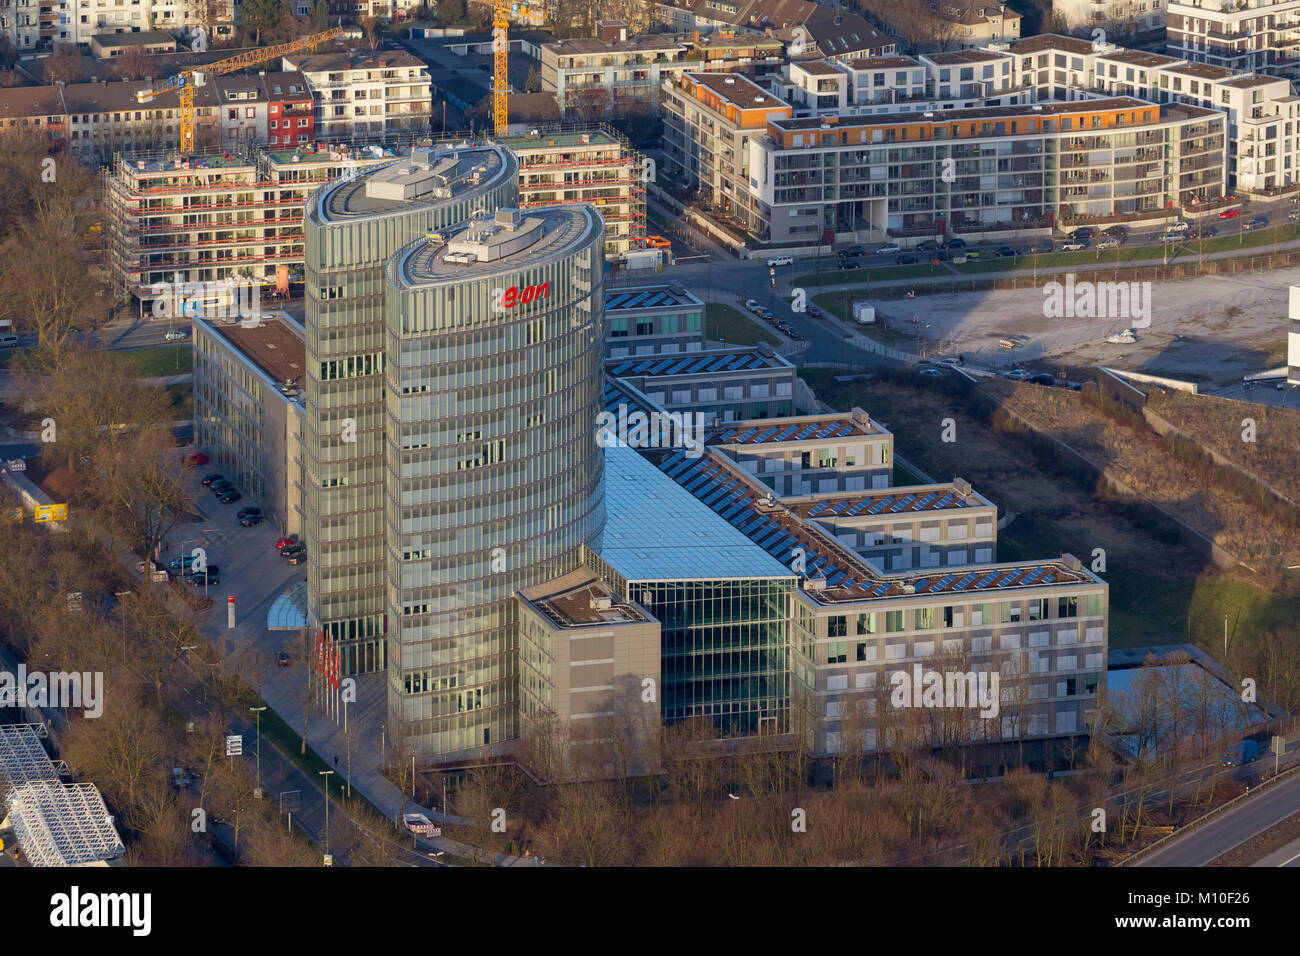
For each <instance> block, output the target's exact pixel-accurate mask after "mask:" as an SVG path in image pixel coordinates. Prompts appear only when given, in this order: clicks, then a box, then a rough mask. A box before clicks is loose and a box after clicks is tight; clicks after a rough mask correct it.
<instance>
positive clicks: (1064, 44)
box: [1009, 33, 1096, 56]
mask: <svg viewBox="0 0 1300 956" xmlns="http://www.w3.org/2000/svg"><path fill="white" fill-rule="evenodd" d="M1048 50H1058V51H1060V52H1062V53H1095V52H1096V51H1095V50H1094V49H1093V46H1092V41H1091V40H1080V39H1079V38H1078V37H1067V36H1062V35H1061V34H1059V33H1042V34H1039V35H1038V36H1032V37H1025V38H1024V39H1023V40H1017V41H1016V42H1014V43H1012V44H1011V48H1010V50H1009V52H1011V53H1013V54H1015V55H1016V56H1020V55H1022V54H1025V53H1041V52H1046V51H1048Z"/></svg>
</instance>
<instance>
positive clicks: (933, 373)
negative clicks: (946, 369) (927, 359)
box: [916, 366, 943, 378]
mask: <svg viewBox="0 0 1300 956" xmlns="http://www.w3.org/2000/svg"><path fill="white" fill-rule="evenodd" d="M916 374H917V375H920V376H921V377H922V378H939V377H941V376H942V375H943V372H942V371H941V370H940V369H937V368H935V367H934V366H929V367H927V368H923V369H920V370H919V371H918V372H917V373H916Z"/></svg>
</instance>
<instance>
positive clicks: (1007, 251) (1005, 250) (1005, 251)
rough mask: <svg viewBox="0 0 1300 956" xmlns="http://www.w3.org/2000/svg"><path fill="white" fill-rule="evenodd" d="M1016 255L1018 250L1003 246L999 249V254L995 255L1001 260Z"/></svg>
mask: <svg viewBox="0 0 1300 956" xmlns="http://www.w3.org/2000/svg"><path fill="white" fill-rule="evenodd" d="M1015 254H1016V250H1015V249H1013V248H1012V247H1011V246H1001V247H999V249H998V250H997V252H995V253H994V255H996V256H998V257H999V258H1006V257H1008V256H1014V255H1015Z"/></svg>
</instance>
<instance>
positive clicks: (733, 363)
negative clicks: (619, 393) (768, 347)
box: [605, 348, 792, 378]
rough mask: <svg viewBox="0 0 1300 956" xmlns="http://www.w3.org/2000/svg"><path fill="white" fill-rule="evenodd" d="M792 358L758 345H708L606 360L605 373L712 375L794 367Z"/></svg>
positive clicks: (625, 374)
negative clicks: (701, 348) (765, 351)
mask: <svg viewBox="0 0 1300 956" xmlns="http://www.w3.org/2000/svg"><path fill="white" fill-rule="evenodd" d="M791 367H792V366H791V365H790V363H789V362H787V361H785V359H783V358H781V357H780V356H779V355H776V354H775V353H773V354H772V355H764V354H763V353H761V352H759V350H758V349H757V348H739V349H706V350H704V351H703V352H685V353H683V352H673V353H670V354H668V355H645V356H632V357H630V358H612V359H606V360H605V374H606V375H611V376H615V377H622V376H631V377H641V376H644V377H647V378H657V377H660V376H670V375H712V374H716V373H718V372H744V371H750V370H755V371H756V370H758V369H765V368H780V369H785V368H791Z"/></svg>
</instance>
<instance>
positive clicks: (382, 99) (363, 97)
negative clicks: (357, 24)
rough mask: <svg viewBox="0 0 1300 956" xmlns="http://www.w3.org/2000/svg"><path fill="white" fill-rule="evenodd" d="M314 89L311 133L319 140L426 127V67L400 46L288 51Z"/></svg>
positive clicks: (287, 61)
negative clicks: (370, 50) (360, 50)
mask: <svg viewBox="0 0 1300 956" xmlns="http://www.w3.org/2000/svg"><path fill="white" fill-rule="evenodd" d="M283 64H284V65H283V67H282V69H284V70H298V71H300V72H301V73H302V74H303V75H304V76H306V77H307V80H308V82H309V83H310V84H311V88H312V90H313V91H314V92H315V94H316V135H317V137H318V138H319V139H322V140H326V141H329V140H337V139H350V138H352V137H354V136H356V137H370V138H374V137H381V136H387V135H390V134H393V133H407V132H410V133H416V134H421V133H427V132H428V129H429V110H430V102H431V96H430V93H429V69H428V67H427V66H425V65H424V63H422V62H421V61H420V60H418V59H416V58H415V57H413V56H411V54H409V53H406V52H405V51H392V50H380V51H377V52H374V53H365V54H362V53H321V54H306V55H301V54H293V55H290V56H286V57H284V58H283Z"/></svg>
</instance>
